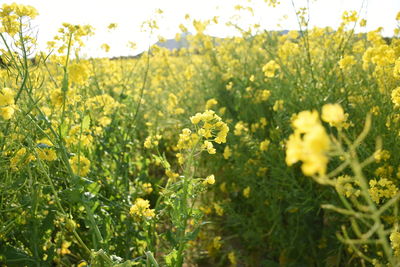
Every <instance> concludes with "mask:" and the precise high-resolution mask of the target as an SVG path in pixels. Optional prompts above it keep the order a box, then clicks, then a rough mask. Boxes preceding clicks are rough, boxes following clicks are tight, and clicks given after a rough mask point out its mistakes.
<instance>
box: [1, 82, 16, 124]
mask: <svg viewBox="0 0 400 267" xmlns="http://www.w3.org/2000/svg"><path fill="white" fill-rule="evenodd" d="M14 96H15V94H14V92H13V91H12V90H11V89H10V88H7V87H4V88H3V89H1V90H0V116H1V117H2V118H3V119H4V120H10V119H11V118H12V117H13V115H14V113H15V110H16V106H15V105H14Z"/></svg>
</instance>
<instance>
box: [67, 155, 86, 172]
mask: <svg viewBox="0 0 400 267" xmlns="http://www.w3.org/2000/svg"><path fill="white" fill-rule="evenodd" d="M69 164H70V165H71V168H72V171H73V172H74V174H75V175H78V176H86V175H87V174H88V173H89V172H90V160H89V159H88V158H86V157H85V156H82V155H80V156H77V155H76V156H73V157H72V158H70V159H69Z"/></svg>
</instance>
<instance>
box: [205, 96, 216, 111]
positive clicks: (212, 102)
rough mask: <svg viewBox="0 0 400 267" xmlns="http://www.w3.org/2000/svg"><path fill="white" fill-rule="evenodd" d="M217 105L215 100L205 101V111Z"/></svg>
mask: <svg viewBox="0 0 400 267" xmlns="http://www.w3.org/2000/svg"><path fill="white" fill-rule="evenodd" d="M217 104H218V101H217V100H215V99H214V98H211V99H209V100H207V103H206V110H207V109H210V108H212V107H213V106H215V105H217Z"/></svg>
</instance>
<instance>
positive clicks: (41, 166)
mask: <svg viewBox="0 0 400 267" xmlns="http://www.w3.org/2000/svg"><path fill="white" fill-rule="evenodd" d="M272 2H273V1H272ZM277 8H279V6H278V7H277ZM304 12H305V10H302V12H300V13H298V19H299V23H300V30H299V31H290V32H288V33H287V34H286V33H285V34H283V33H279V32H268V31H262V30H260V29H259V26H258V25H253V26H252V27H251V28H249V29H246V30H241V33H242V36H241V37H233V38H225V39H216V38H213V37H211V36H209V35H207V34H205V33H204V32H205V30H206V28H207V26H208V25H209V24H214V23H218V21H217V19H214V20H210V21H203V22H199V21H193V25H194V27H195V28H196V31H197V32H196V33H195V34H194V35H188V36H187V37H186V38H188V42H189V46H188V48H182V49H180V50H179V51H176V50H175V51H170V50H168V49H165V48H162V47H158V46H153V47H151V48H150V50H149V51H147V52H145V53H143V54H142V55H141V56H140V57H137V58H135V59H116V60H110V59H107V58H91V59H86V58H81V57H80V56H79V52H80V49H81V47H82V46H83V45H84V40H85V38H86V37H88V36H91V35H92V34H93V29H92V28H91V27H90V26H79V25H71V24H67V23H65V24H63V25H62V28H60V31H59V34H58V35H57V36H56V37H55V38H54V41H52V42H50V43H49V45H50V51H51V52H49V53H43V52H39V51H36V50H35V47H36V46H35V44H36V40H35V38H34V36H35V35H34V34H33V31H32V30H31V28H30V22H31V21H32V20H34V18H35V17H36V15H37V12H36V10H35V9H34V8H32V7H29V6H23V5H17V4H11V5H6V4H5V5H3V7H2V9H1V10H0V14H1V17H0V19H1V28H0V29H1V33H0V37H1V40H2V45H1V47H0V52H1V54H2V55H1V57H2V61H1V67H2V68H1V70H0V82H1V85H0V181H1V182H0V262H1V264H2V265H5V266H80V267H81V266H137V265H138V266H182V265H183V264H187V265H186V266H192V265H199V266H371V265H375V266H399V264H400V258H399V257H400V230H399V229H398V227H399V226H398V223H399V215H398V199H399V197H400V192H399V185H400V182H399V178H400V156H399V155H400V154H399V153H398V151H399V149H400V147H399V130H400V126H399V121H400V113H399V107H400V40H399V38H398V35H399V30H398V29H397V31H396V32H395V35H394V37H393V38H391V39H387V40H385V39H384V38H383V37H382V36H381V34H380V29H377V30H376V31H372V32H368V33H367V34H361V33H355V32H354V30H353V29H354V25H355V24H357V23H359V24H360V25H361V26H363V25H365V21H364V20H360V19H359V18H358V16H357V13H355V12H345V13H344V14H343V18H342V19H343V20H342V23H341V25H340V27H339V28H338V29H330V28H312V29H309V28H308V25H307V20H306V19H305V13H304ZM396 19H397V22H400V13H399V15H398V16H397V18H396ZM149 26H151V27H156V23H154V22H152V23H149ZM113 27H115V25H110V28H113ZM181 28H182V31H183V33H185V32H187V29H186V27H185V26H184V25H182V27H181ZM399 29H400V28H399ZM177 38H179V36H177ZM104 49H108V46H107V45H104ZM396 151H397V152H396Z"/></svg>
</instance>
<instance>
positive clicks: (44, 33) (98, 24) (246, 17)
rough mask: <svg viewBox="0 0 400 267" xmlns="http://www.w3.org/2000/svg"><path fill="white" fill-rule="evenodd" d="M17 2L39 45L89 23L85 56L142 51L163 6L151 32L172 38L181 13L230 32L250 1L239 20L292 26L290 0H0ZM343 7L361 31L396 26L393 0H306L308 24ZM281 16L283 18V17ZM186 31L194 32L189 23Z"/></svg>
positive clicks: (302, 0)
mask: <svg viewBox="0 0 400 267" xmlns="http://www.w3.org/2000/svg"><path fill="white" fill-rule="evenodd" d="M12 2H16V3H21V4H27V5H31V6H34V7H35V8H36V9H37V10H38V12H39V16H38V17H37V18H36V19H35V22H34V24H36V25H37V26H38V38H39V44H40V47H41V48H43V49H44V48H45V47H46V42H47V41H49V40H51V39H52V38H53V36H54V35H55V34H56V33H57V30H58V28H59V27H60V26H61V23H63V22H69V23H72V24H90V25H92V26H93V27H94V28H95V29H96V35H95V36H93V37H91V38H90V40H89V41H88V42H87V46H86V48H85V49H84V50H83V53H84V54H85V55H87V56H119V55H132V54H135V53H138V52H140V51H142V50H145V49H146V47H147V46H148V44H149V43H154V42H155V41H156V40H157V37H156V36H153V38H150V37H149V34H148V33H143V32H141V31H140V28H141V25H142V23H143V21H145V20H148V19H149V18H154V16H155V10H156V9H161V10H163V11H164V13H163V14H162V15H157V16H158V18H159V19H158V24H159V27H160V30H159V32H158V33H157V34H156V35H161V36H163V37H165V38H174V36H175V34H176V33H177V32H180V30H179V27H178V26H179V24H180V23H183V24H184V25H185V26H188V25H189V23H188V22H187V21H185V19H184V17H185V14H189V15H190V17H191V18H194V19H211V18H212V17H213V16H218V17H219V21H220V23H219V24H218V25H217V26H213V27H212V28H210V29H209V31H208V33H209V34H211V35H213V36H220V37H224V36H229V35H234V34H235V31H234V30H232V29H228V28H227V27H226V26H225V25H224V24H225V23H226V22H227V21H231V17H232V16H234V15H235V14H238V11H236V10H235V9H234V6H235V5H237V4H241V5H243V6H252V7H253V8H254V11H255V12H254V13H255V14H254V16H251V15H250V14H249V12H246V11H241V12H240V13H241V14H242V18H241V19H239V20H238V23H239V24H240V25H243V26H245V25H249V24H254V23H259V24H260V25H261V27H262V28H265V29H270V30H279V29H281V30H285V29H287V30H296V29H298V25H297V21H296V16H295V11H294V8H293V6H292V1H291V0H281V4H280V5H278V7H276V8H272V7H268V5H267V4H266V3H265V2H264V1H263V0H252V1H251V2H249V1H248V0H112V1H110V0H14V1H12V0H11V1H8V0H0V3H1V4H2V3H12ZM293 2H294V4H295V6H296V8H297V9H298V8H300V7H304V6H305V5H306V3H307V1H306V0H293ZM344 10H356V11H361V12H360V13H359V14H360V15H361V17H362V18H365V19H367V28H366V29H367V30H374V29H376V28H377V27H379V26H382V27H384V31H383V34H384V35H387V36H390V35H392V33H393V30H394V29H395V28H396V27H397V24H396V21H395V17H396V14H397V12H398V11H400V1H399V0H364V1H363V0H310V18H311V19H310V24H311V25H313V26H314V25H315V26H331V27H333V28H335V27H337V26H338V24H339V21H340V18H341V14H342V13H343V11H344ZM285 15H287V16H288V18H287V19H283V17H284V16H285ZM110 23H117V24H118V28H117V29H116V30H114V31H112V32H109V31H108V30H107V25H109V24H110ZM189 31H191V32H194V30H193V29H191V28H190V27H189ZM129 41H131V42H135V43H136V44H137V46H138V49H137V50H136V51H133V50H131V49H130V48H128V45H127V44H128V42H129ZM103 43H107V44H109V45H110V46H111V50H110V52H109V53H105V52H104V51H102V50H101V49H100V46H101V44H103Z"/></svg>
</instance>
